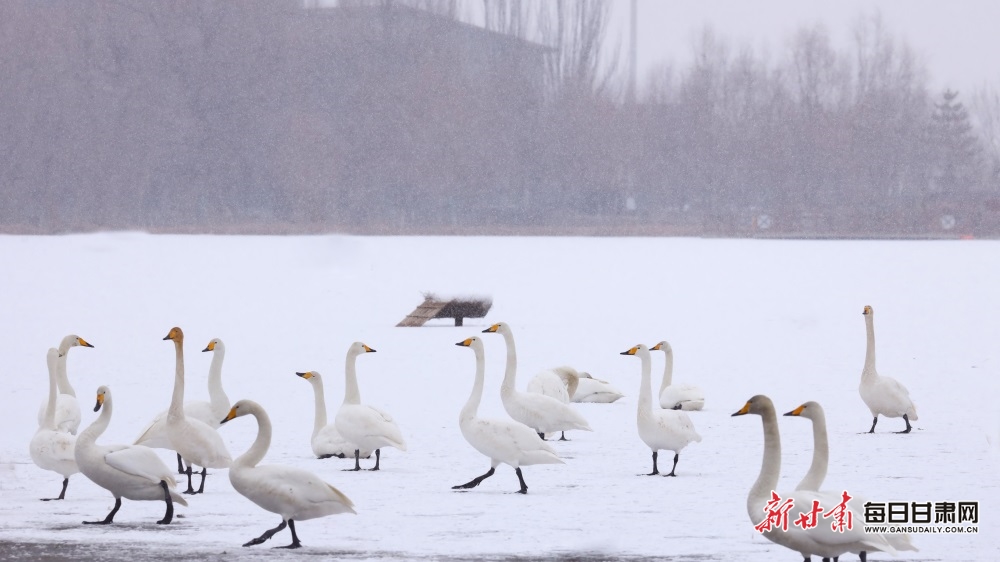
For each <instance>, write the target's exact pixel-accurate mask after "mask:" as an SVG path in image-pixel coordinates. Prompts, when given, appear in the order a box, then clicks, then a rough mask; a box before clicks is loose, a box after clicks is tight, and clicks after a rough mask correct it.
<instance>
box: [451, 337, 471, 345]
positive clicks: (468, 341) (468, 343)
mask: <svg viewBox="0 0 1000 562" xmlns="http://www.w3.org/2000/svg"><path fill="white" fill-rule="evenodd" d="M455 345H461V346H464V347H469V346H470V345H472V338H466V339H464V340H462V341H460V342H458V343H456V344H455Z"/></svg>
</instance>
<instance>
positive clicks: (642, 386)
mask: <svg viewBox="0 0 1000 562" xmlns="http://www.w3.org/2000/svg"><path fill="white" fill-rule="evenodd" d="M636 355H637V356H639V360H640V361H642V377H641V378H640V379H639V406H638V411H637V414H638V416H639V417H648V416H649V415H650V414H651V413H652V412H653V391H652V384H653V383H652V380H651V372H652V369H653V367H652V361H651V360H650V357H649V352H648V351H645V350H639V351H638V352H636Z"/></svg>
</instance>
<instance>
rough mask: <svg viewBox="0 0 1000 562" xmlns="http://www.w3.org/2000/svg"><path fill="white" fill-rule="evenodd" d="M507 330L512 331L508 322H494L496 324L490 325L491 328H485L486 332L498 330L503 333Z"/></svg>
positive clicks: (491, 332) (484, 331)
mask: <svg viewBox="0 0 1000 562" xmlns="http://www.w3.org/2000/svg"><path fill="white" fill-rule="evenodd" d="M505 331H507V332H509V331H510V326H508V325H507V323H506V322H497V323H496V324H494V325H492V326H490V327H489V328H486V329H485V330H483V333H484V334H495V333H497V332H500V333H503V332H505Z"/></svg>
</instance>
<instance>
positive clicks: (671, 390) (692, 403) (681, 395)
mask: <svg viewBox="0 0 1000 562" xmlns="http://www.w3.org/2000/svg"><path fill="white" fill-rule="evenodd" d="M651 350H652V351H662V352H663V355H664V356H665V358H666V359H665V363H664V365H663V380H662V381H661V382H660V407H661V408H663V409H665V410H673V409H675V408H676V407H677V405H678V404H680V407H681V410H700V409H702V408H704V407H705V393H704V392H702V391H701V389H700V388H698V387H697V386H693V385H690V384H673V379H674V348H672V347H670V344H669V343H667V342H666V341H661V342H660V343H658V344H656V345H654V346H653V347H652V348H651Z"/></svg>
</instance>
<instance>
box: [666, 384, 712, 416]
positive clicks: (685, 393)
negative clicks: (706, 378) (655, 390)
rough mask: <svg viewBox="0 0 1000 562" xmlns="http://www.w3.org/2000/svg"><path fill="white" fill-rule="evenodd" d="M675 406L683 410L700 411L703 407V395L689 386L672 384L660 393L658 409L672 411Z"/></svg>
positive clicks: (700, 391)
mask: <svg viewBox="0 0 1000 562" xmlns="http://www.w3.org/2000/svg"><path fill="white" fill-rule="evenodd" d="M677 404H680V405H681V409H683V410H700V409H702V407H704V405H705V393H704V392H702V390H701V389H700V388H698V387H697V386H693V385H690V384H672V385H670V386H668V387H666V388H664V389H663V392H662V393H660V407H661V408H664V409H667V410H672V409H673V408H674V407H675V406H677Z"/></svg>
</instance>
